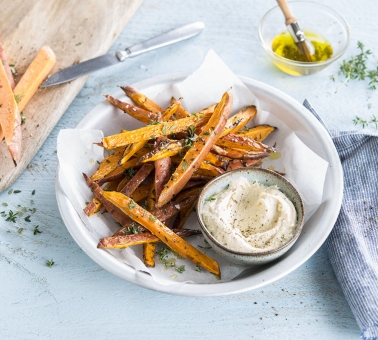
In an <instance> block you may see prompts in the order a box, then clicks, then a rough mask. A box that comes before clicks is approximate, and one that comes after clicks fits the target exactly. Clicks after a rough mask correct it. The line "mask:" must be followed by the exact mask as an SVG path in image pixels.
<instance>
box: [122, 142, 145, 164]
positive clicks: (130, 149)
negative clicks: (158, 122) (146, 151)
mask: <svg viewBox="0 0 378 340" xmlns="http://www.w3.org/2000/svg"><path fill="white" fill-rule="evenodd" d="M145 144H146V142H145V141H141V142H137V143H133V144H130V145H128V146H126V148H125V149H124V151H123V155H122V159H121V160H120V162H119V164H120V165H122V164H125V163H126V162H127V161H128V160H129V159H130V158H131V157H133V156H134V155H135V153H136V152H138V151H139V150H140V149H142V148H143V147H144V146H145Z"/></svg>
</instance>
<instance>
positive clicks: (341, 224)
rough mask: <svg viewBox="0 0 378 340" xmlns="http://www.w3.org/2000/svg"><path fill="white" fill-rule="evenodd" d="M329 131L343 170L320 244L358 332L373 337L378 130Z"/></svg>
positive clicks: (377, 304) (377, 329)
mask: <svg viewBox="0 0 378 340" xmlns="http://www.w3.org/2000/svg"><path fill="white" fill-rule="evenodd" d="M331 135H332V137H333V142H334V144H335V146H336V149H337V151H338V153H339V156H340V160H341V164H342V166H343V170H344V197H343V203H342V206H341V210H340V214H339V217H338V219H337V221H336V224H335V226H334V228H333V230H332V232H331V234H330V235H329V237H328V239H327V241H326V249H327V251H328V255H329V259H330V261H331V263H332V266H333V269H334V271H335V273H336V276H337V279H338V280H339V282H340V285H341V287H342V289H343V292H344V294H345V297H346V299H347V301H348V303H349V305H350V307H351V309H352V312H353V314H354V316H355V317H356V319H357V323H358V325H359V327H360V328H361V331H362V334H361V335H362V338H363V339H366V340H373V339H378V135H369V134H362V133H355V132H336V133H335V132H332V133H331Z"/></svg>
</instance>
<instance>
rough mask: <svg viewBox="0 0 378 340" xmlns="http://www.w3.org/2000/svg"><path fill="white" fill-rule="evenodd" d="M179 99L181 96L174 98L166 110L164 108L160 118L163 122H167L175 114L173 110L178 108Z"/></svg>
mask: <svg viewBox="0 0 378 340" xmlns="http://www.w3.org/2000/svg"><path fill="white" fill-rule="evenodd" d="M181 101H182V98H180V99H179V100H176V101H175V102H174V103H172V104H171V105H170V106H169V107H168V108H167V109H166V110H164V112H163V113H162V115H161V120H162V121H163V122H167V121H168V120H170V119H171V117H172V116H173V115H174V114H175V112H176V111H177V109H178V108H179V106H180V103H181Z"/></svg>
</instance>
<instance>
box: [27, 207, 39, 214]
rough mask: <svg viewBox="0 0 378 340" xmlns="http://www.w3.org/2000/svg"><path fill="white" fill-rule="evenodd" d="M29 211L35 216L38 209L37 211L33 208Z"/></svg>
mask: <svg viewBox="0 0 378 340" xmlns="http://www.w3.org/2000/svg"><path fill="white" fill-rule="evenodd" d="M29 211H30V212H31V213H32V214H34V213H35V212H36V211H37V209H36V208H33V209H29Z"/></svg>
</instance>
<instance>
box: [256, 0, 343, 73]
mask: <svg viewBox="0 0 378 340" xmlns="http://www.w3.org/2000/svg"><path fill="white" fill-rule="evenodd" d="M289 5H290V8H291V10H292V12H293V14H294V15H295V16H296V18H297V19H298V22H299V24H300V25H301V29H302V30H305V31H310V32H314V33H317V34H319V35H321V36H323V37H324V38H325V39H327V41H328V42H329V43H330V44H331V46H332V48H333V55H332V57H331V58H330V59H328V60H326V61H318V62H313V63H308V62H300V61H294V60H290V59H286V58H283V57H281V56H279V55H278V54H276V53H274V52H273V51H272V41H273V39H274V38H275V37H276V36H277V35H278V34H280V33H282V32H284V31H286V30H287V28H286V25H285V19H284V16H283V14H282V12H281V9H280V8H279V7H278V6H276V7H274V8H272V9H271V10H270V11H268V12H267V13H266V14H265V15H264V17H263V18H262V19H261V21H260V25H259V38H260V42H261V44H262V46H263V48H264V49H265V51H266V52H267V53H268V55H269V56H270V57H271V58H272V59H273V62H274V64H275V65H276V66H277V67H278V68H279V69H280V70H281V71H283V72H285V73H287V74H290V75H292V76H303V75H309V74H313V73H316V72H318V71H320V70H322V69H323V68H325V67H327V66H328V65H330V64H331V63H333V62H334V61H335V60H336V59H338V58H340V57H341V56H342V55H343V53H344V52H345V50H346V49H347V47H348V45H349V40H350V30H349V26H348V23H347V22H346V21H345V19H344V18H343V17H342V16H341V15H340V14H339V13H337V12H336V11H334V10H333V9H331V8H329V7H328V6H325V5H322V4H319V3H316V2H309V1H293V2H289Z"/></svg>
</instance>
